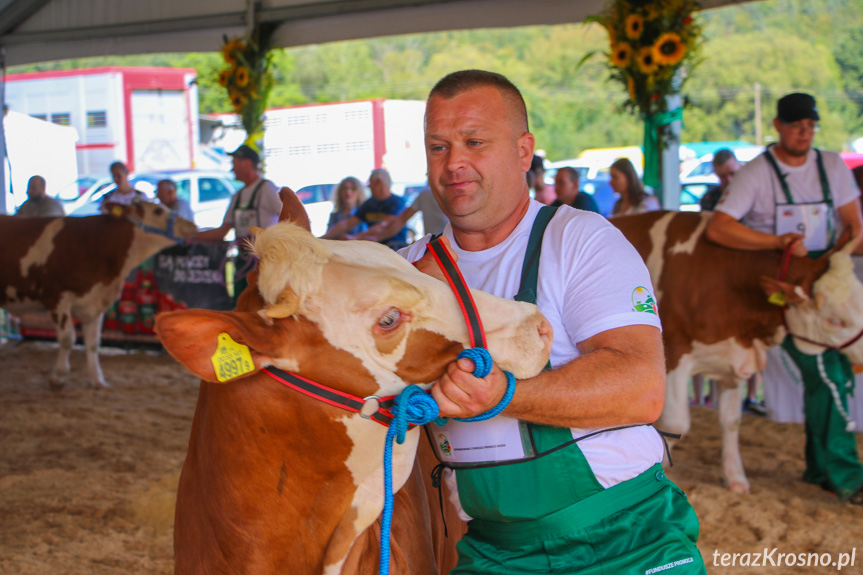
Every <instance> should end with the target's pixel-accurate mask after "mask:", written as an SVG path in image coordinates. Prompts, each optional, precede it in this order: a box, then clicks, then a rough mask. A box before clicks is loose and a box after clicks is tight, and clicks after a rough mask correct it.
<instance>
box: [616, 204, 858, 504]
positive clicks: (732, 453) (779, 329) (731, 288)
mask: <svg viewBox="0 0 863 575" xmlns="http://www.w3.org/2000/svg"><path fill="white" fill-rule="evenodd" d="M710 217H711V215H710V214H709V213H700V214H699V213H687V212H651V213H648V214H642V215H638V216H627V217H621V218H614V219H612V220H611V221H612V223H613V224H614V225H615V226H616V227H617V228H619V229H620V230H621V231H622V232H623V234H624V235H625V236H626V238H627V239H628V240H629V241H630V242H631V243H632V244H633V245H634V246H635V248H636V249H637V250H638V252H639V254H640V255H641V257H642V258H643V259H644V261H645V262H646V264H647V267H648V269H649V270H650V276H651V279H652V281H653V286H654V289H655V293H656V297H657V303H658V307H659V316H660V318H661V320H662V329H663V340H664V343H665V353H666V368H667V370H668V376H667V383H666V399H665V408H664V409H663V412H662V417H661V419H660V421H659V423H658V425H657V427H659V428H660V429H662V430H664V431H668V432H672V433H681V434H685V433H687V432H688V431H689V427H690V415H689V401H688V391H689V377H690V376H691V375H693V374H704V375H707V376H709V377H712V378H716V379H718V380H720V388H719V389H720V392H719V420H720V425H721V426H722V471H723V478H724V480H725V482H726V485H727V486H728V487H729V488H730V489H731V490H733V491H746V490H748V488H749V483H748V480H747V479H746V474H745V472H744V470H743V463H742V461H741V458H740V449H739V445H738V428H739V426H740V419H741V402H740V391H739V385H740V383H741V382H742V381H744V380H746V379H748V378H749V377H750V376H751V375H752V374H754V373H755V372H757V371H758V370H760V369H763V367H764V363H765V350H766V349H767V348H769V347H772V346H774V345H778V344H779V343H781V341H782V339H783V338H784V337H785V334H786V333H787V332H788V331H790V332H791V333H792V334H793V335H798V336H802V337H804V338H806V339H809V340H812V341H815V342H819V343H823V344H824V345H825V346H841V345H842V344H843V343H845V342H850V341H851V340H852V339H853V338H854V337H855V336H857V335H858V334H859V333H860V332H861V330H863V285H861V283H860V281H859V280H858V279H857V278H856V276H855V275H854V272H853V264H852V261H851V256H850V253H849V252H850V249H849V248H850V247H851V246H852V245H853V242H849V243H847V244H846V247H845V248H844V249H839V250H837V251H835V252H834V253H832V254H830V255H828V256H824V257H822V258H820V259H818V260H814V261H813V260H810V259H808V258H791V262H790V265H789V266H788V270H787V273H786V274H785V277H784V279H783V280H781V281H780V280H779V279H778V278H779V275H780V274H779V272H780V266H781V263H782V262H781V260H782V254H781V253H779V252H778V251H740V250H734V249H730V248H725V247H722V246H720V245H717V244H715V243H713V242H710V241H709V240H707V239H706V238H705V237H704V229H705V228H706V226H707V223H708V221H709V218H710ZM775 292H782V293H783V294H784V295H785V299H787V301H788V306H787V308H786V317H787V324H788V330H786V328H785V327H784V326H783V322H782V314H781V308H780V307H778V306H776V305H773V304H771V303H769V302H768V301H767V299H768V295H769V294H772V293H775ZM796 344H797V345H798V347H799V348H800V349H801V350H803V351H805V352H806V353H817V352H819V351H821V350H823V349H824V348H823V347H819V346H817V345H813V344H811V343H807V342H805V341H801V340H796ZM843 351H844V353H846V354H847V355H848V357H849V359H851V361H852V362H854V363H860V362H863V338H861V339H858V340H857V341H856V342H855V343H853V344H852V345H850V346H849V347H847V348H845V349H844V350H843Z"/></svg>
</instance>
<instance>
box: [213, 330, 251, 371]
mask: <svg viewBox="0 0 863 575" xmlns="http://www.w3.org/2000/svg"><path fill="white" fill-rule="evenodd" d="M210 359H211V360H212V362H213V369H214V370H216V379H218V380H219V381H220V382H224V381H229V380H231V379H234V378H237V377H240V376H241V375H245V374H247V373H251V372H253V371H255V363H254V362H253V361H252V354H251V352H249V348H248V347H246V346H245V345H243V344H241V343H237V342H236V341H234V340H233V339H232V338H231V336H230V335H228V334H227V333H224V332H223V333H220V334H219V345H218V347H216V353H214V354H213V356H212V357H211V358H210Z"/></svg>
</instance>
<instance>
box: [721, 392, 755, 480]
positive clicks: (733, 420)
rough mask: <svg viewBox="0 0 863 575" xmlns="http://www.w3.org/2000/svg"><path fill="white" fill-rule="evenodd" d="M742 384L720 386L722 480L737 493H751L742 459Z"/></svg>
mask: <svg viewBox="0 0 863 575" xmlns="http://www.w3.org/2000/svg"><path fill="white" fill-rule="evenodd" d="M741 383H742V382H738V381H735V380H723V381H722V382H721V383H720V386H719V425H720V427H721V428H722V478H723V480H724V481H725V485H726V486H727V487H728V489H730V490H731V491H734V492H735V493H745V492H747V491H749V481H748V480H747V479H746V472H745V471H743V460H742V459H741V458H740V437H739V436H740V418H741V412H742V405H741V403H740V385H741Z"/></svg>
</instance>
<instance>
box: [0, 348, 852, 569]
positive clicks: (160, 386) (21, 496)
mask: <svg viewBox="0 0 863 575" xmlns="http://www.w3.org/2000/svg"><path fill="white" fill-rule="evenodd" d="M56 349H57V348H56V344H52V343H46V342H24V343H22V344H20V345H18V346H15V347H9V346H8V345H7V346H3V347H0V438H2V439H0V574H3V575H13V574H27V575H45V574H52V575H53V574H68V575H78V574H81V575H84V574H87V575H120V574H123V575H127V574H167V573H171V572H172V570H173V558H172V556H173V551H172V524H173V506H174V497H175V491H176V483H177V479H178V477H179V473H180V469H181V466H182V463H183V458H184V456H185V451H186V444H187V441H188V435H189V428H190V425H191V421H192V414H193V412H194V408H195V400H196V397H197V380H196V379H195V378H194V377H193V376H191V375H190V374H188V373H187V372H186V371H185V370H184V369H183V368H182V367H180V366H179V365H178V364H176V363H175V362H174V360H173V359H171V358H170V357H169V356H167V355H165V354H163V353H158V352H152V351H150V352H124V351H117V350H111V349H107V350H105V352H104V353H103V354H102V367H103V369H104V371H105V377H106V379H107V380H108V382H109V383H110V384H111V386H112V387H111V388H110V389H107V390H99V391H97V390H93V389H90V388H89V387H88V384H87V380H86V376H85V365H84V353H83V351H82V350H81V349H76V350H75V351H74V352H73V356H72V369H73V374H72V377H71V379H70V381H69V383H68V384H67V386H66V387H65V389H64V390H62V391H60V392H51V391H49V389H48V379H47V376H48V372H49V370H50V368H51V366H52V364H53V362H54V358H55V353H56ZM693 420H694V421H693V431H692V433H691V434H690V435H689V436H688V437H687V438H686V439H685V440H684V441H682V442H681V443H680V444H679V445H678V448H677V449H676V450H675V457H674V460H675V467H674V468H673V469H672V470H670V472H669V475H670V476H671V477H672V479H674V480H675V481H676V482H677V483H678V484H679V485H680V486H681V487H682V488H683V489H684V490H685V491H686V492H687V493H688V495H689V498H690V501H691V502H692V504H693V506H694V507H695V510H696V512H697V513H698V516H699V517H700V519H701V538H700V540H699V547H700V549H701V552H702V554H703V555H704V559H705V563H706V564H707V565H708V572H709V573H711V574H713V573H718V574H721V575H733V574H737V573H776V574H781V575H791V574H794V575H796V574H801V575H802V574H813V575H815V574H823V573H833V572H836V568H835V567H832V566H826V567H820V566H819V567H799V566H798V567H785V566H782V567H766V568H765V567H739V566H738V567H731V566H726V567H723V566H722V565H721V564H720V561H721V554H723V553H760V552H763V550H764V549H765V548H767V549H768V550H769V549H772V548H776V549H777V552H776V553H794V554H799V553H818V554H825V553H832V554H833V559H834V560H835V559H836V558H837V557H838V554H840V553H851V552H852V550H854V548H855V547H858V548H857V549H856V556H855V559H856V565H855V566H854V567H850V566H848V567H845V568H844V569H843V570H842V572H843V573H857V574H860V573H863V507H852V506H848V505H844V504H841V503H839V502H838V501H837V500H836V498H835V497H834V496H833V495H831V494H829V493H827V492H824V491H822V490H821V489H820V488H818V487H815V486H811V485H806V484H804V483H802V482H801V481H800V480H799V478H800V476H801V474H802V472H803V467H804V462H803V445H804V437H803V429H802V426H800V425H780V424H776V423H772V422H770V421H768V420H766V419H764V418H759V417H755V416H752V415H745V416H744V420H743V426H742V430H741V445H742V451H743V458H744V462H745V465H746V469H747V471H748V474H749V478H750V481H751V484H752V491H751V493H749V494H746V495H737V494H733V493H730V492H728V491H726V490H725V489H724V488H723V487H722V485H721V484H720V471H719V467H718V461H719V459H720V435H719V428H718V424H717V419H716V413H715V412H714V411H713V410H710V409H707V408H697V409H696V410H695V411H694V413H693ZM858 444H859V445H860V447H861V450H863V436H858ZM715 551H718V552H719V554H720V555H718V556H717V557H718V561H717V564H716V566H714V565H713V556H714V552H715ZM729 557H730V556H729ZM774 557H775V555H774ZM738 563H739V559H738ZM418 575H422V574H418Z"/></svg>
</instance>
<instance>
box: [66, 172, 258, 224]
mask: <svg viewBox="0 0 863 575" xmlns="http://www.w3.org/2000/svg"><path fill="white" fill-rule="evenodd" d="M164 179H170V180H173V181H174V183H176V184H177V196H178V197H180V198H182V199H184V200H186V201H187V202H189V204H190V205H191V206H192V212H194V214H195V225H197V226H198V228H199V229H201V230H206V229H210V228H216V227H219V226H220V225H222V220H223V218H224V217H225V212H226V211H227V209H228V206H229V205H230V203H231V198H233V196H234V194H235V193H236V192H237V190H239V189H241V188H242V187H243V183H242V182H238V181H237V180H234V179H233V178H232V177H231V175H230V174H228V173H225V172H212V171H203V170H187V171H177V172H160V173H147V174H136V175H135V176H133V177H131V178H129V181H130V182H131V183H132V185H133V187H134V188H135V189H137V190H140V191H142V192H144V194H145V195H146V196H147V197H148V198H150V199H154V200H155V195H156V184H158V182H159V180H164ZM115 188H116V186H115V185H114V184H113V183H112V184H111V185H109V186H104V187H102V188H100V189H97V190H96V191H95V192H94V193H92V194H90V195H89V197H88V198H87V201H86V202H85V203H83V204H81V205H79V206H78V207H77V208H75V209H74V210H73V211H71V212H70V213H69V215H70V216H92V215H95V214H98V213H99V207H100V205H101V203H102V198H103V197H105V195H106V194H108V193H109V192H111V191H113V190H114V189H115Z"/></svg>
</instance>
